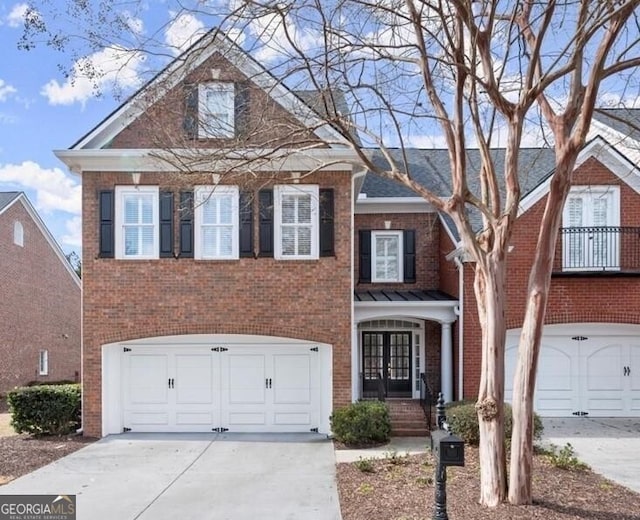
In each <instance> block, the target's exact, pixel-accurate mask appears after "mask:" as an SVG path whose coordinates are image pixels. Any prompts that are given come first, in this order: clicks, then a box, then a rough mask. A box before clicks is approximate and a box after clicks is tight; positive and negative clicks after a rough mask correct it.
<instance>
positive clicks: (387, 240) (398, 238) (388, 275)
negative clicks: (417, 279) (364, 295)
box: [371, 231, 402, 282]
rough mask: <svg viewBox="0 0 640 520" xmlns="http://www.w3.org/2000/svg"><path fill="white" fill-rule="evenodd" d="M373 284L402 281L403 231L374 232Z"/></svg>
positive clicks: (372, 236)
mask: <svg viewBox="0 0 640 520" xmlns="http://www.w3.org/2000/svg"><path fill="white" fill-rule="evenodd" d="M371 240H372V252H371V253H372V254H371V273H372V280H371V281H372V282H401V281H402V231H372V232H371Z"/></svg>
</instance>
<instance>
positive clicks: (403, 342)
mask: <svg viewBox="0 0 640 520" xmlns="http://www.w3.org/2000/svg"><path fill="white" fill-rule="evenodd" d="M362 372H363V388H362V390H363V394H364V397H375V396H377V395H378V388H379V385H382V388H383V389H384V392H385V394H386V395H387V396H388V397H409V396H411V332H363V333H362Z"/></svg>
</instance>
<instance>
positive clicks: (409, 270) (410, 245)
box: [403, 229, 416, 283]
mask: <svg viewBox="0 0 640 520" xmlns="http://www.w3.org/2000/svg"><path fill="white" fill-rule="evenodd" d="M403 234H404V282H405V283H415V282H416V231H415V229H405V230H404V233H403Z"/></svg>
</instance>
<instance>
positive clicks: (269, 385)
mask: <svg viewBox="0 0 640 520" xmlns="http://www.w3.org/2000/svg"><path fill="white" fill-rule="evenodd" d="M264 387H265V388H271V379H270V378H268V379H265V380H264Z"/></svg>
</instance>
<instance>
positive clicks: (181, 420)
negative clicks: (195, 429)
mask: <svg viewBox="0 0 640 520" xmlns="http://www.w3.org/2000/svg"><path fill="white" fill-rule="evenodd" d="M175 423H176V424H177V425H180V426H207V431H209V430H210V429H211V428H212V427H213V425H214V418H213V414H212V413H207V412H182V411H180V412H176V421H175Z"/></svg>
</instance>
